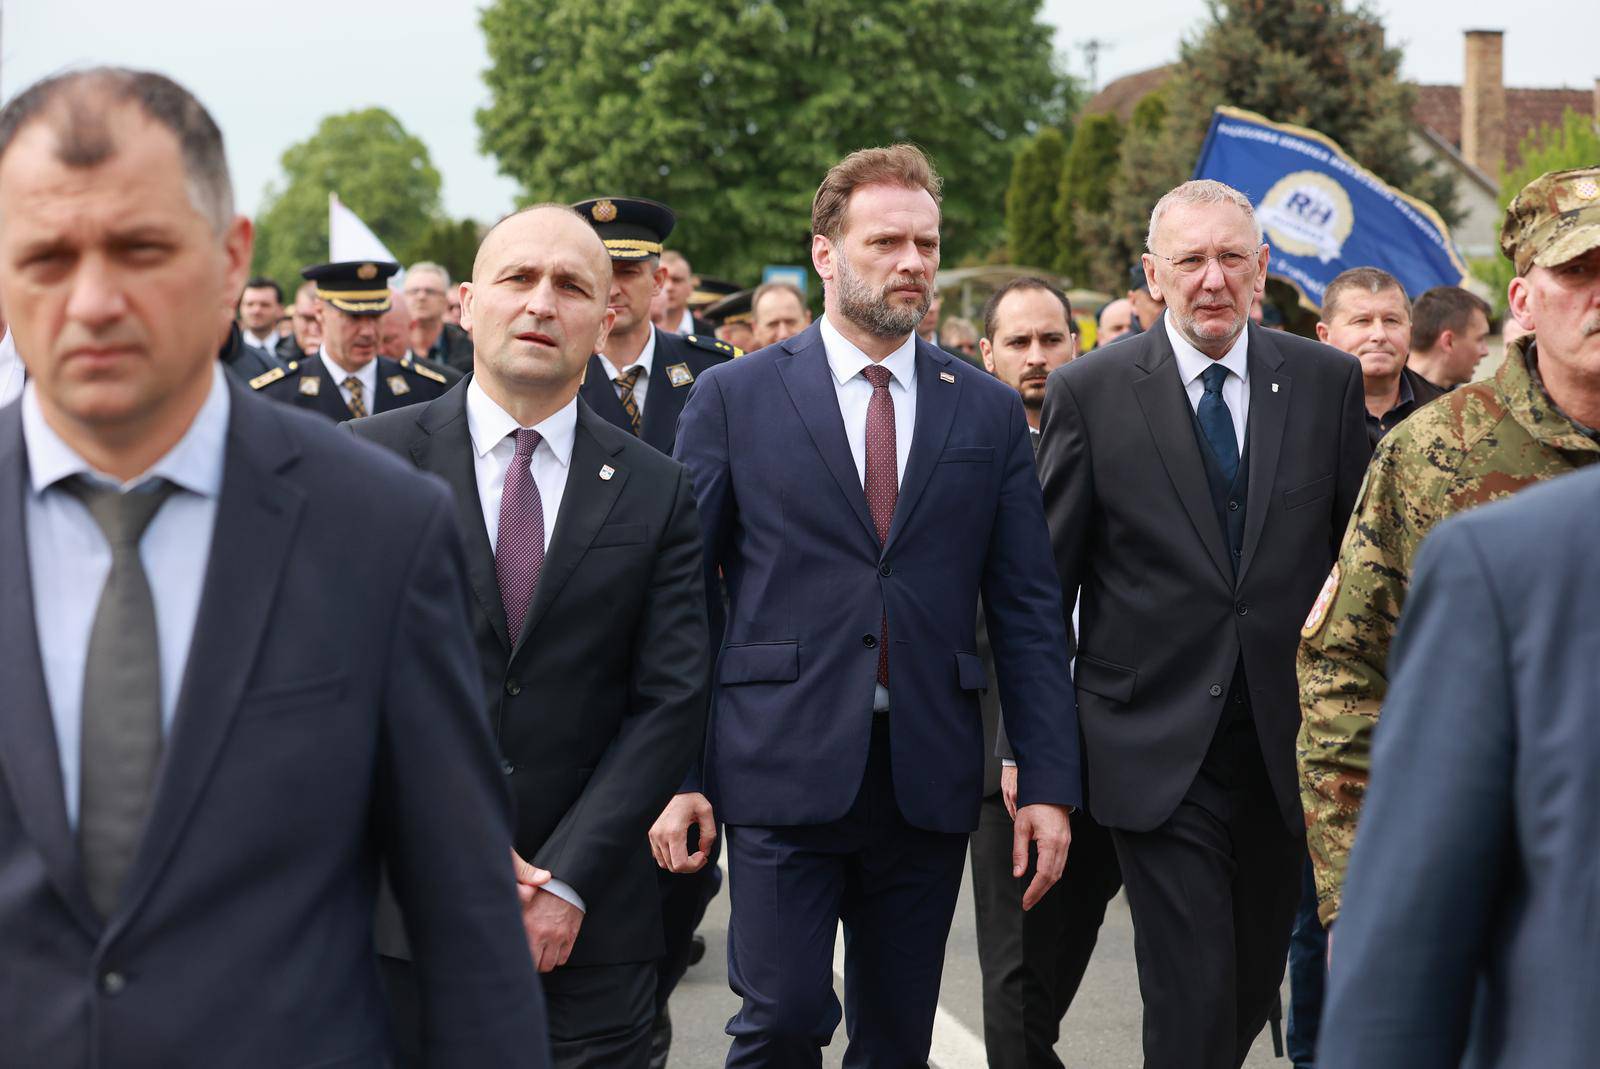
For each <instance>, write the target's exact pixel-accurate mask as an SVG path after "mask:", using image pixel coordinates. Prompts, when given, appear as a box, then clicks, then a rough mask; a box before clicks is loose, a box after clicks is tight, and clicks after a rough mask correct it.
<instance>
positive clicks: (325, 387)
mask: <svg viewBox="0 0 1600 1069" xmlns="http://www.w3.org/2000/svg"><path fill="white" fill-rule="evenodd" d="M312 359H313V360H315V361H316V362H317V379H318V381H320V382H321V383H322V385H321V386H319V387H317V395H316V396H315V397H314V398H312V399H311V404H310V406H309V407H311V408H314V409H316V410H317V411H318V412H321V413H323V414H324V415H326V416H328V417H329V418H331V419H333V420H335V421H336V422H341V423H342V422H343V421H345V420H347V419H349V418H350V406H349V405H347V404H345V403H344V394H342V393H340V392H339V383H338V382H336V381H335V380H334V377H333V376H332V375H331V374H329V373H328V365H327V364H325V363H323V361H322V357H320V356H314V357H312Z"/></svg>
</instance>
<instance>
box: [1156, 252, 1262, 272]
mask: <svg viewBox="0 0 1600 1069" xmlns="http://www.w3.org/2000/svg"><path fill="white" fill-rule="evenodd" d="M1150 255H1151V256H1156V257H1160V258H1161V259H1163V260H1165V261H1167V263H1169V264H1171V265H1172V266H1173V267H1174V268H1176V269H1177V271H1178V273H1179V274H1181V275H1197V274H1199V273H1200V272H1201V271H1204V270H1205V269H1206V264H1208V263H1210V262H1211V261H1212V260H1215V261H1217V266H1218V267H1220V268H1222V270H1223V271H1224V272H1225V273H1227V274H1230V275H1242V274H1244V273H1245V272H1246V271H1249V270H1250V269H1251V268H1252V267H1254V266H1255V262H1256V258H1255V257H1254V256H1252V255H1250V254H1249V253H1248V252H1240V251H1239V250H1237V249H1228V250H1225V251H1223V252H1219V253H1217V254H1216V255H1215V256H1206V255H1203V254H1202V253H1198V252H1183V253H1179V254H1178V255H1177V256H1162V255H1161V254H1160V253H1159V252H1153V253H1151V254H1150Z"/></svg>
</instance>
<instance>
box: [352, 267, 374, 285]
mask: <svg viewBox="0 0 1600 1069" xmlns="http://www.w3.org/2000/svg"><path fill="white" fill-rule="evenodd" d="M356 277H357V278H359V279H361V281H363V282H369V281H371V280H372V279H375V278H377V277H378V265H377V264H362V265H361V266H360V267H358V268H356Z"/></svg>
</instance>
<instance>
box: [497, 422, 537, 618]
mask: <svg viewBox="0 0 1600 1069" xmlns="http://www.w3.org/2000/svg"><path fill="white" fill-rule="evenodd" d="M515 434H516V439H517V452H516V455H515V456H514V457H512V458H511V467H509V468H507V469H506V485H505V489H504V490H502V491H501V493H500V530H499V534H498V535H497V536H496V537H495V548H494V570H495V575H496V576H497V577H498V578H499V580H500V604H501V605H502V606H503V607H504V608H505V611H506V634H507V635H508V636H510V638H511V644H512V645H513V646H515V645H516V644H517V640H518V639H520V638H521V637H522V625H523V622H524V621H525V620H527V618H528V606H529V605H530V604H531V603H532V602H533V592H534V591H535V590H537V589H538V587H539V572H540V570H541V569H542V568H543V567H544V502H543V501H541V500H540V499H539V487H538V485H537V484H536V483H535V482H534V481H533V473H532V472H531V471H530V470H529V469H530V465H532V463H533V451H534V449H535V448H536V447H537V446H538V445H539V442H540V440H541V439H540V437H539V432H538V431H530V430H524V429H521V428H519V429H518V430H517V431H516V432H515Z"/></svg>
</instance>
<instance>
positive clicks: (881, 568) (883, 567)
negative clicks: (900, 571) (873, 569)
mask: <svg viewBox="0 0 1600 1069" xmlns="http://www.w3.org/2000/svg"><path fill="white" fill-rule="evenodd" d="M878 574H879V575H893V574H894V569H893V568H891V567H889V566H888V565H887V564H880V565H878Z"/></svg>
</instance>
